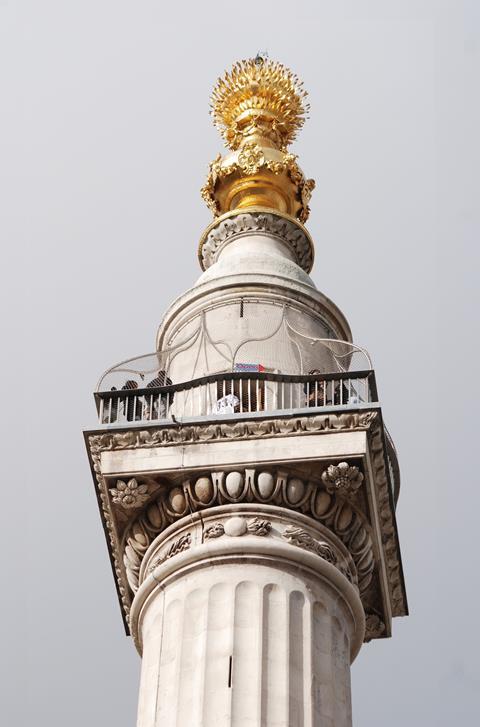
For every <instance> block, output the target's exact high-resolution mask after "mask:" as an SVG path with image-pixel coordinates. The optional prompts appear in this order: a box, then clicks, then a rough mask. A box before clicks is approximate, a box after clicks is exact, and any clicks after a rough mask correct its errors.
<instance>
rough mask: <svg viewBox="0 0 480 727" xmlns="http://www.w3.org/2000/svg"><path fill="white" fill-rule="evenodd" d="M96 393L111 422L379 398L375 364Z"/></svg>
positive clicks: (234, 375) (220, 376) (104, 420)
mask: <svg viewBox="0 0 480 727" xmlns="http://www.w3.org/2000/svg"><path fill="white" fill-rule="evenodd" d="M95 399H96V402H97V410H98V416H99V421H100V424H107V425H119V424H120V425H121V424H126V423H150V422H157V421H160V420H168V419H172V418H175V419H180V418H189V417H198V416H213V417H217V416H218V417H222V416H224V415H226V414H251V413H258V412H262V413H263V412H273V411H279V410H280V411H281V410H292V409H303V408H305V407H327V406H330V407H338V406H340V407H343V406H352V405H357V404H366V403H369V402H376V401H377V400H378V398H377V390H376V385H375V376H374V373H373V371H371V370H367V371H356V372H351V371H350V372H345V373H333V374H321V375H315V376H312V375H310V376H293V375H282V374H270V373H255V374H251V373H226V374H225V373H224V374H214V375H210V376H204V377H202V378H200V379H195V380H193V381H188V382H186V383H183V384H173V385H171V386H162V387H152V388H148V387H147V388H143V389H139V388H134V389H121V390H111V391H99V392H97V393H96V394H95Z"/></svg>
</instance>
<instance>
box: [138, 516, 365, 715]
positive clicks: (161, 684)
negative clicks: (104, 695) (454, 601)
mask: <svg viewBox="0 0 480 727" xmlns="http://www.w3.org/2000/svg"><path fill="white" fill-rule="evenodd" d="M354 567H355V566H354V565H353V562H352V560H351V558H350V556H349V555H348V551H346V549H345V547H344V546H343V544H342V543H341V542H340V541H339V539H337V538H336V537H335V535H332V533H331V532H329V531H327V530H326V529H324V528H322V526H321V525H318V524H316V523H312V522H311V520H310V518H307V517H305V516H303V515H301V514H298V513H293V512H290V511H286V510H283V509H282V508H278V507H273V506H252V505H244V506H235V507H232V506H226V507H225V506H223V507H215V508H212V509H210V510H208V511H204V512H203V513H195V514H193V515H192V516H189V517H186V518H183V519H182V520H180V521H178V522H177V523H175V524H174V525H173V526H171V527H170V528H168V529H167V530H165V531H164V532H163V533H161V534H160V535H159V536H158V537H157V538H156V540H155V541H154V542H153V543H152V545H151V546H150V548H149V550H148V551H147V553H146V555H145V557H144V559H143V562H142V567H141V572H140V584H141V585H140V588H139V590H138V592H137V594H136V596H135V599H134V602H133V604H132V610H131V618H130V622H131V628H132V634H133V636H134V639H135V642H136V644H137V648H138V649H139V651H140V653H142V654H143V663H142V676H141V686H140V700H139V710H138V723H137V724H138V727H174V726H175V727H187V725H188V727H200V726H202V727H214V726H218V727H227V726H230V725H232V726H233V725H235V726H237V727H240V726H243V725H251V726H252V727H257V726H258V727H261V726H262V727H304V726H305V727H307V726H308V727H350V725H351V698H350V663H351V661H352V660H353V658H354V657H355V656H356V654H357V652H358V650H359V648H360V646H361V644H362V641H363V638H364V629H365V623H364V613H363V607H362V604H361V601H360V597H359V595H358V589H357V588H356V586H355V585H353V581H354V575H353V572H352V569H354Z"/></svg>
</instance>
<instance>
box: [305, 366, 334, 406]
mask: <svg viewBox="0 0 480 727" xmlns="http://www.w3.org/2000/svg"><path fill="white" fill-rule="evenodd" d="M321 374H322V372H321V371H320V370H319V369H312V370H311V371H309V372H308V375H309V376H321ZM303 390H304V392H305V399H306V401H305V403H306V405H307V406H325V404H326V403H327V404H328V403H330V402H328V401H327V398H326V382H325V381H318V380H317V381H307V382H305V384H304V387H303Z"/></svg>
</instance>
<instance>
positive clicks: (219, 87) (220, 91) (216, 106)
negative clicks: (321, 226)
mask: <svg viewBox="0 0 480 727" xmlns="http://www.w3.org/2000/svg"><path fill="white" fill-rule="evenodd" d="M306 96H307V92H306V91H305V89H304V88H303V83H302V81H300V79H299V78H298V77H297V76H296V75H295V74H294V73H292V71H290V70H289V69H288V68H286V67H285V66H283V65H282V64H281V63H278V62H276V61H271V60H267V59H265V58H263V57H261V56H257V58H255V59H250V60H246V61H239V62H238V63H235V65H234V66H233V68H232V69H231V70H230V71H228V72H227V73H225V75H224V76H223V77H222V78H220V79H219V80H218V81H217V84H216V86H215V88H214V90H213V93H212V97H211V114H212V117H213V121H214V124H215V126H216V127H217V128H218V129H219V130H220V133H221V134H222V136H223V138H224V140H225V143H226V146H227V147H228V148H229V149H230V150H231V151H230V153H228V154H227V155H226V156H224V157H222V156H221V155H219V156H218V157H217V158H216V159H215V160H214V161H213V162H212V163H211V164H210V169H209V174H208V178H207V182H206V184H205V185H204V187H203V188H202V197H203V199H204V200H205V201H206V203H207V205H208V206H209V208H210V209H211V210H212V212H213V214H214V215H215V216H216V217H218V216H220V215H223V214H225V213H228V212H232V211H233V210H244V209H246V208H251V207H260V208H262V209H265V210H266V211H267V210H274V211H276V212H280V213H282V214H285V215H288V216H291V217H294V218H296V219H298V220H300V221H301V222H305V220H306V219H307V217H308V214H309V207H308V202H309V200H310V196H311V193H312V190H313V188H314V186H315V183H314V181H313V180H312V179H305V176H304V175H303V172H302V171H301V169H300V167H299V166H298V164H297V157H296V156H295V155H294V154H290V153H288V151H287V148H288V146H289V144H291V143H292V142H293V141H294V139H295V137H296V135H297V132H298V131H299V129H301V127H302V126H303V124H304V122H305V119H306V118H307V114H308V111H309V105H308V103H307V102H306V100H305V99H306Z"/></svg>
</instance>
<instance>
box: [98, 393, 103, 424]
mask: <svg viewBox="0 0 480 727" xmlns="http://www.w3.org/2000/svg"><path fill="white" fill-rule="evenodd" d="M98 419H99V422H100V424H103V399H100V412H99V414H98Z"/></svg>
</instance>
